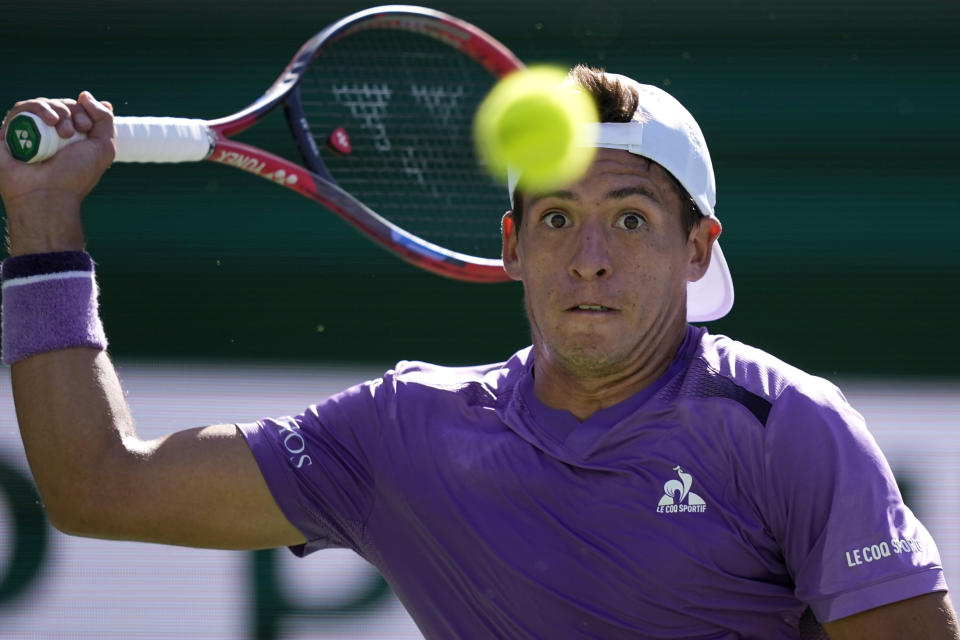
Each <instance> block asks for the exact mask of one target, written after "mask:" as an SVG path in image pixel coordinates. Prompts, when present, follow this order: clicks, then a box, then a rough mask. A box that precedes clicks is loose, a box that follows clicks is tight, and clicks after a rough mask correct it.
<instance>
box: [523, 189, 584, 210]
mask: <svg viewBox="0 0 960 640" xmlns="http://www.w3.org/2000/svg"><path fill="white" fill-rule="evenodd" d="M544 198H558V199H560V200H573V201H574V202H579V201H580V196H578V195H577V194H575V193H574V192H573V191H567V190H565V189H561V190H559V191H548V192H547V193H538V194H536V195H534V196H533V197H532V198H531V199H530V202H529V203H527V206H528V207H532V206H533V205H535V204H537V203H538V202H540V201H541V200H543V199H544Z"/></svg>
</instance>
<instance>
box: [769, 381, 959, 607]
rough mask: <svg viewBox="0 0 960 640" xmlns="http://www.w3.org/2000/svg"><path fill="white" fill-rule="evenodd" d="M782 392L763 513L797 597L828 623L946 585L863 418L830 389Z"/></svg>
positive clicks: (932, 548) (774, 415)
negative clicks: (767, 520) (779, 549)
mask: <svg viewBox="0 0 960 640" xmlns="http://www.w3.org/2000/svg"><path fill="white" fill-rule="evenodd" d="M805 391H806V392H804V393H801V392H800V391H799V390H798V389H797V388H795V387H788V388H787V389H785V390H784V391H783V393H782V394H781V395H780V397H779V398H778V399H777V401H776V402H775V403H774V406H773V409H772V410H771V413H770V418H769V420H768V422H767V426H766V431H765V442H764V448H765V450H764V456H765V459H764V475H765V487H766V495H765V499H766V509H767V513H768V514H770V526H771V528H772V530H773V534H774V536H775V537H776V539H777V540H778V541H780V545H781V548H782V550H783V554H784V560H785V562H786V565H787V568H788V570H789V571H790V573H791V575H792V576H793V579H794V583H795V585H796V594H797V597H798V598H799V599H800V600H801V601H803V602H806V603H807V604H808V605H809V606H810V607H811V608H812V609H813V612H814V613H815V614H816V616H817V619H818V620H819V621H820V622H830V621H833V620H836V619H838V618H843V617H846V616H849V615H853V614H854V613H859V612H861V611H865V610H867V609H872V608H875V607H879V606H882V605H885V604H889V603H892V602H897V601H899V600H904V599H906V598H910V597H914V596H918V595H922V594H925V593H929V592H933V591H946V589H947V586H946V582H945V580H944V577H943V570H942V567H941V564H940V554H939V552H938V550H937V547H936V544H935V543H934V541H933V538H932V537H931V536H930V534H929V532H928V531H927V530H926V528H924V526H923V524H921V523H920V521H919V520H918V519H917V518H916V516H914V514H913V512H911V511H910V509H909V508H908V507H907V506H906V505H905V504H904V503H903V498H902V497H901V495H900V490H899V489H898V487H897V483H896V480H895V479H894V476H893V472H892V471H891V469H890V466H889V465H888V463H887V461H886V459H885V458H884V456H883V453H882V452H881V451H880V448H879V447H878V446H877V443H876V441H875V440H874V439H873V436H872V435H871V434H870V433H869V431H868V430H867V428H866V425H865V423H864V420H863V417H862V416H861V415H860V414H859V413H857V412H856V411H855V410H854V409H853V408H852V407H850V405H849V404H848V403H847V401H846V399H845V398H844V397H843V395H842V394H841V393H840V391H839V389H837V388H836V387H834V386H833V385H831V384H829V383H827V382H826V381H818V382H817V383H816V384H814V385H812V386H809V387H808V388H807V389H806V390H805Z"/></svg>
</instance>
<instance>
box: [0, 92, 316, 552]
mask: <svg viewBox="0 0 960 640" xmlns="http://www.w3.org/2000/svg"><path fill="white" fill-rule="evenodd" d="M23 110H29V111H31V112H33V113H36V114H37V115H39V116H40V117H41V118H42V119H43V120H44V121H45V122H47V124H50V125H56V126H57V128H58V131H59V133H60V134H61V135H62V136H63V137H68V136H69V135H70V134H72V133H73V131H75V130H78V131H82V132H84V133H87V134H88V136H89V137H88V139H87V140H86V141H83V142H79V143H76V144H74V145H71V146H70V147H68V148H66V149H64V150H63V151H61V152H60V153H58V154H57V155H56V156H55V157H54V158H52V159H50V160H49V161H47V162H45V163H42V164H40V165H30V166H28V165H24V164H22V163H19V162H16V161H15V160H13V159H12V158H11V157H10V154H9V152H8V151H7V149H6V147H5V146H4V147H3V148H2V149H0V195H2V197H3V202H4V206H5V209H6V216H7V231H8V238H9V248H10V254H11V256H17V255H24V254H30V253H49V252H58V251H81V250H83V249H84V246H85V241H84V234H83V226H82V222H81V218H80V204H81V202H82V200H83V198H84V197H85V196H86V195H87V193H89V191H90V190H91V189H92V188H93V187H94V186H95V185H96V183H97V182H98V181H99V179H100V177H101V175H102V174H103V172H104V171H106V169H107V167H109V165H110V163H111V162H112V160H113V154H114V127H113V115H112V111H111V109H110V106H109V105H108V104H104V103H100V102H97V101H96V100H95V99H94V98H93V97H92V96H90V95H89V94H86V93H85V94H81V96H80V98H79V100H77V101H71V100H67V101H47V100H34V101H30V102H26V103H18V104H17V105H16V107H15V108H14V110H13V111H12V112H11V113H15V112H19V111H23ZM8 119H9V116H8ZM3 134H5V130H4V131H3ZM0 146H2V145H0ZM11 379H12V384H13V394H14V402H15V405H16V410H17V420H18V422H19V425H20V432H21V435H22V437H23V442H24V447H25V449H26V452H27V458H28V460H29V463H30V468H31V471H32V472H33V475H34V479H35V481H36V483H37V487H38V489H39V491H40V494H41V496H42V497H43V501H44V504H45V505H46V508H47V512H48V515H49V517H50V520H51V521H52V523H53V524H54V525H55V526H57V527H58V528H60V529H62V530H64V531H66V532H67V533H74V534H78V535H86V536H94V537H103V538H119V539H127V540H140V541H147V542H157V543H166V544H177V545H188V546H199V547H213V548H232V549H251V548H264V547H274V546H281V545H289V544H297V543H301V542H303V541H304V540H303V535H302V534H301V533H300V532H299V531H297V530H296V529H295V528H294V527H293V526H292V525H291V524H290V523H289V521H288V520H287V519H286V518H285V517H284V515H283V514H282V512H281V511H280V509H279V508H278V507H277V505H276V503H275V502H274V500H273V498H272V496H271V495H270V492H269V490H268V489H267V486H266V484H265V482H264V480H263V477H262V476H261V474H260V470H259V467H258V466H257V464H256V461H255V460H254V458H253V455H252V453H251V452H250V450H249V448H248V447H247V445H246V442H245V441H244V438H243V436H242V435H241V434H240V432H239V431H238V430H237V429H236V428H235V427H234V426H231V425H221V426H212V427H207V428H204V429H194V430H188V431H182V432H179V433H175V434H173V435H170V436H168V437H165V438H161V439H159V440H154V441H149V442H147V441H142V440H140V439H139V438H138V437H137V435H136V431H135V428H134V424H133V420H132V418H131V416H130V412H129V409H128V407H127V404H126V401H125V399H124V394H123V390H122V388H121V386H120V381H119V379H118V378H117V374H116V372H115V371H114V368H113V365H112V363H111V362H110V359H109V358H108V356H107V354H106V353H105V352H103V351H100V350H98V349H93V348H86V347H80V348H69V349H61V350H58V351H50V352H47V353H40V354H37V355H33V356H31V357H28V358H26V359H23V360H20V361H19V362H16V363H14V364H13V365H12V367H11Z"/></svg>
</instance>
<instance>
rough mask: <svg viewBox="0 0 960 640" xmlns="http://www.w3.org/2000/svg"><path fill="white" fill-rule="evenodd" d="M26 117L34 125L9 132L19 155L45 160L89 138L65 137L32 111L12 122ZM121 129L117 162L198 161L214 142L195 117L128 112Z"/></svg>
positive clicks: (79, 135) (118, 121)
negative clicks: (12, 133) (130, 114)
mask: <svg viewBox="0 0 960 640" xmlns="http://www.w3.org/2000/svg"><path fill="white" fill-rule="evenodd" d="M22 118H27V119H29V120H30V121H32V122H33V125H32V126H29V125H28V126H19V127H18V130H16V131H14V134H16V135H13V136H11V135H8V136H7V139H8V145H10V140H11V139H12V140H13V145H14V146H17V149H13V148H11V152H15V151H19V152H20V154H19V155H17V156H16V157H18V158H19V159H21V160H23V161H25V162H29V163H34V162H43V161H44V160H46V159H48V158H50V157H51V156H53V155H54V154H56V153H57V152H58V151H60V150H61V149H63V148H64V147H66V146H68V145H71V144H73V143H75V142H78V141H80V140H85V139H86V138H87V136H86V134H84V133H79V132H78V133H75V134H73V135H72V136H70V137H69V138H61V137H60V135H59V134H58V133H57V129H56V127H52V126H50V125H48V124H46V123H45V122H44V121H43V120H41V119H40V117H39V116H36V115H34V114H32V113H29V112H26V111H24V112H21V113H19V114H17V116H16V118H14V121H13V122H11V126H13V125H14V123H15V122H16V121H17V120H19V119H22ZM114 124H115V126H116V129H117V155H116V158H115V159H114V162H198V161H200V160H204V159H206V157H207V156H208V155H210V152H211V151H212V149H213V146H214V134H213V132H212V131H211V130H210V128H209V127H208V126H207V124H206V122H205V121H203V120H198V119H194V118H158V117H152V116H132V117H131V116H126V117H119V118H115V119H114Z"/></svg>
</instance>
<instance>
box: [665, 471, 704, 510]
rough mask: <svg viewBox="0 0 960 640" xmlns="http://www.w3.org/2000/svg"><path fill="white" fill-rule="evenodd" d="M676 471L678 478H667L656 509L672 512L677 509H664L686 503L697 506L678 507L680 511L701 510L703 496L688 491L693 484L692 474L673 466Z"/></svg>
mask: <svg viewBox="0 0 960 640" xmlns="http://www.w3.org/2000/svg"><path fill="white" fill-rule="evenodd" d="M673 470H674V471H676V472H677V476H678V477H679V478H680V479H679V480H676V479H674V480H667V481H666V482H665V483H664V485H663V497H662V498H660V503H659V505H658V509H657V511H659V512H666V513H672V512H676V511H678V509H664V507H667V506H671V505H687V506H689V507H699V508H694V509H679V510H682V511H694V512H702V511H704V510H705V509H706V504H707V503H706V502H704V501H703V498H701V497H700V496H698V495H697V494H695V493H694V492H692V491H690V487H691V486H692V485H693V476H691V475H690V474H689V473H687V472H686V471H684V470H683V469H681V468H680V467H679V466H677V467H674V468H673Z"/></svg>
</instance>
